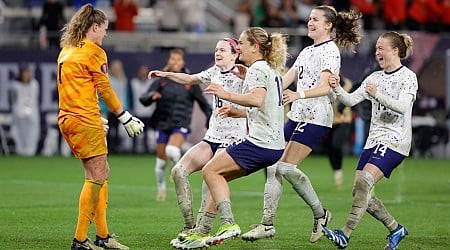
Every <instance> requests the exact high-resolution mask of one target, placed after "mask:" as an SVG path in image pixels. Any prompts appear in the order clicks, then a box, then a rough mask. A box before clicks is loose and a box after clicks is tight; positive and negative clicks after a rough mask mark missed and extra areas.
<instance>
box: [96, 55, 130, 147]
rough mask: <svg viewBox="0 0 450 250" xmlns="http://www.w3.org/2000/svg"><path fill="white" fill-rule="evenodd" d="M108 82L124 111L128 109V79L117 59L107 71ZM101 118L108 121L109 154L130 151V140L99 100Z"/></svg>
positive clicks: (114, 117) (115, 118)
mask: <svg viewBox="0 0 450 250" xmlns="http://www.w3.org/2000/svg"><path fill="white" fill-rule="evenodd" d="M108 76H109V82H110V83H111V87H112V88H113V90H114V92H115V93H116V95H117V97H118V98H119V100H120V103H122V106H123V108H124V109H127V110H128V109H129V100H128V99H129V90H128V78H127V76H126V75H125V70H124V68H123V63H122V61H121V60H119V59H115V60H112V61H111V62H110V64H109V69H108ZM99 102H100V107H101V112H102V116H103V117H105V118H107V119H108V125H109V130H108V135H107V139H108V151H109V152H111V153H119V152H129V151H131V140H129V139H128V134H127V132H126V131H125V128H124V127H123V126H119V120H117V117H116V116H115V115H114V114H113V113H111V112H110V111H109V110H108V108H107V107H106V104H105V103H104V102H103V100H102V99H101V98H99Z"/></svg>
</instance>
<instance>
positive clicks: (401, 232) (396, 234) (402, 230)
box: [384, 224, 408, 250]
mask: <svg viewBox="0 0 450 250" xmlns="http://www.w3.org/2000/svg"><path fill="white" fill-rule="evenodd" d="M406 235H408V230H407V229H406V227H404V226H402V225H400V224H398V227H397V228H396V229H394V230H393V231H391V232H390V233H389V234H388V236H387V237H386V239H388V240H389V242H388V244H387V245H386V246H385V247H384V250H395V249H397V247H398V244H400V241H401V240H402V239H403V238H405V237H406Z"/></svg>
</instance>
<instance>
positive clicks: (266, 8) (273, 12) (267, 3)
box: [256, 0, 284, 28]
mask: <svg viewBox="0 0 450 250" xmlns="http://www.w3.org/2000/svg"><path fill="white" fill-rule="evenodd" d="M256 13H258V14H257V16H258V17H259V19H260V21H259V25H257V26H262V27H273V28H278V27H283V25H284V24H283V19H282V17H281V12H280V10H279V8H278V6H277V5H276V4H275V3H274V2H273V1H271V0H261V3H260V4H258V6H257V7H256Z"/></svg>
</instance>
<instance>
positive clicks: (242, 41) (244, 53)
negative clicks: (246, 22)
mask: <svg viewBox="0 0 450 250" xmlns="http://www.w3.org/2000/svg"><path fill="white" fill-rule="evenodd" d="M238 44H239V50H240V51H241V54H240V55H239V60H241V61H242V62H244V63H245V64H246V65H250V64H252V63H253V59H252V54H254V53H252V51H255V50H257V46H256V45H251V44H250V42H249V41H248V36H247V33H246V32H242V34H241V36H240V37H239V41H238Z"/></svg>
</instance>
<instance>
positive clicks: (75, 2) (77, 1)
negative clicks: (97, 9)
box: [68, 0, 97, 10]
mask: <svg viewBox="0 0 450 250" xmlns="http://www.w3.org/2000/svg"><path fill="white" fill-rule="evenodd" d="M68 2H69V5H70V4H71V5H72V6H73V8H74V9H75V10H78V9H79V8H81V6H83V5H85V4H87V3H90V4H92V6H96V4H97V0H69V1H68Z"/></svg>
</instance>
